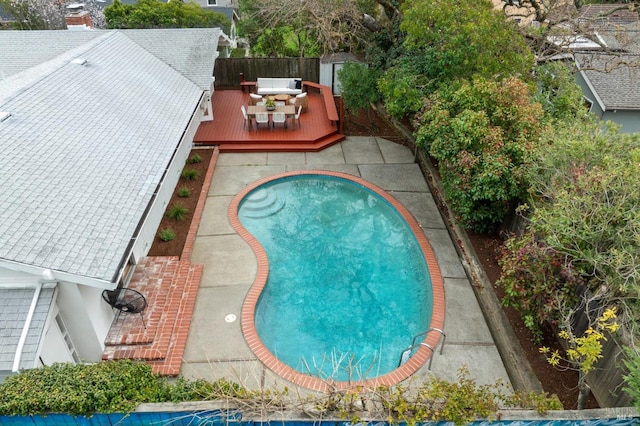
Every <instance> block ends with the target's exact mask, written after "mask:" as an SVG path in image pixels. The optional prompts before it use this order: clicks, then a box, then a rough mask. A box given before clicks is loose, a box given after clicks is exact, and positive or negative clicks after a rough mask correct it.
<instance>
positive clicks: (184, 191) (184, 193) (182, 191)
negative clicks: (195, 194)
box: [178, 186, 191, 198]
mask: <svg viewBox="0 0 640 426" xmlns="http://www.w3.org/2000/svg"><path fill="white" fill-rule="evenodd" d="M190 195H191V190H190V189H189V188H187V187H186V186H181V187H180V188H178V197H182V198H187V197H189V196H190Z"/></svg>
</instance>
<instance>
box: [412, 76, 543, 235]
mask: <svg viewBox="0 0 640 426" xmlns="http://www.w3.org/2000/svg"><path fill="white" fill-rule="evenodd" d="M432 102H433V105H432V106H431V107H430V108H428V109H427V110H426V112H424V114H423V115H422V117H420V118H421V120H420V121H421V124H420V127H419V128H418V131H417V135H416V144H418V145H419V146H424V147H425V148H426V149H427V151H428V152H429V154H430V155H431V156H432V157H433V158H435V159H436V160H437V162H438V166H439V171H440V175H441V177H442V185H443V188H444V192H445V197H446V198H447V200H448V201H449V205H450V207H451V209H452V211H453V213H454V214H455V215H456V216H457V217H458V220H459V221H460V222H461V224H462V225H463V226H464V227H466V228H468V229H472V230H474V231H477V232H487V231H493V230H494V229H495V228H496V227H497V226H498V225H499V224H500V223H502V221H503V220H504V218H505V216H506V214H507V213H508V211H509V208H510V206H511V204H512V203H514V202H516V201H518V200H520V199H524V197H525V196H526V195H527V193H528V189H529V183H528V181H527V177H528V175H527V170H528V169H529V168H530V165H531V154H532V152H534V151H535V149H536V147H537V146H538V144H539V141H540V137H541V134H542V130H543V126H542V124H541V123H540V118H541V117H542V107H541V106H540V104H537V103H533V102H531V101H530V99H529V92H528V88H527V86H526V85H525V84H524V82H522V81H521V80H519V79H517V78H510V79H506V80H503V81H502V82H496V81H493V80H486V79H482V78H476V79H474V81H473V82H471V83H467V82H464V83H462V84H459V85H458V86H457V87H455V86H452V87H450V88H447V89H441V90H440V91H438V92H437V93H436V96H434V97H433V98H432Z"/></svg>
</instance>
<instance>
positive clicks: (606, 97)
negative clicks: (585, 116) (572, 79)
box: [575, 53, 640, 111]
mask: <svg viewBox="0 0 640 426" xmlns="http://www.w3.org/2000/svg"><path fill="white" fill-rule="evenodd" d="M575 58H576V63H577V64H578V68H579V69H580V73H581V74H582V75H583V77H584V78H585V80H586V81H587V84H589V85H590V86H591V88H592V90H593V91H594V92H595V94H596V95H597V96H598V98H599V99H598V103H599V104H600V106H601V108H603V109H604V110H607V111H610V110H618V109H619V110H637V109H640V90H638V87H639V85H640V69H639V66H638V65H635V66H633V65H631V66H629V65H627V64H632V63H634V62H635V63H638V60H639V58H638V57H637V56H635V55H631V56H624V55H623V56H615V55H607V54H604V53H593V54H576V55H575Z"/></svg>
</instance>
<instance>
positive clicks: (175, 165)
mask: <svg viewBox="0 0 640 426" xmlns="http://www.w3.org/2000/svg"><path fill="white" fill-rule="evenodd" d="M199 105H200V103H199V104H198V107H196V109H195V111H194V114H193V116H192V117H191V121H190V122H189V124H188V126H187V128H186V129H185V132H184V134H183V135H182V139H181V140H180V144H179V145H178V147H177V149H176V152H175V155H174V157H173V160H172V162H171V164H170V165H169V167H168V168H167V171H166V175H165V178H164V180H163V181H162V183H161V184H160V187H159V188H158V192H157V194H156V198H155V200H154V202H153V206H152V207H151V210H150V211H149V214H148V215H147V218H146V219H145V221H144V223H143V225H142V227H141V229H140V233H139V234H138V238H137V240H136V242H135V245H134V248H133V255H134V257H135V259H136V262H137V260H138V259H140V258H142V257H144V256H146V255H147V253H149V249H151V245H152V244H153V240H154V238H155V236H156V233H157V232H158V227H159V226H160V221H161V220H162V217H163V216H164V213H165V211H166V209H167V207H168V204H169V201H170V200H171V196H172V195H173V191H174V189H175V187H176V185H177V184H178V180H179V179H180V174H181V173H182V169H183V168H184V165H185V162H186V161H187V158H188V157H189V153H190V152H191V148H192V146H193V137H194V136H195V134H196V131H197V130H198V125H199V124H200V120H201V118H202V109H201V108H200V107H199Z"/></svg>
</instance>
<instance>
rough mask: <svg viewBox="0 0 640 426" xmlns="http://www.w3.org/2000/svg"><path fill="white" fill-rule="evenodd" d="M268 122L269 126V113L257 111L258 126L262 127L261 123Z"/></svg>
mask: <svg viewBox="0 0 640 426" xmlns="http://www.w3.org/2000/svg"><path fill="white" fill-rule="evenodd" d="M262 123H264V124H266V125H267V127H269V114H267V113H266V112H258V113H256V127H260V124H262Z"/></svg>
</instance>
